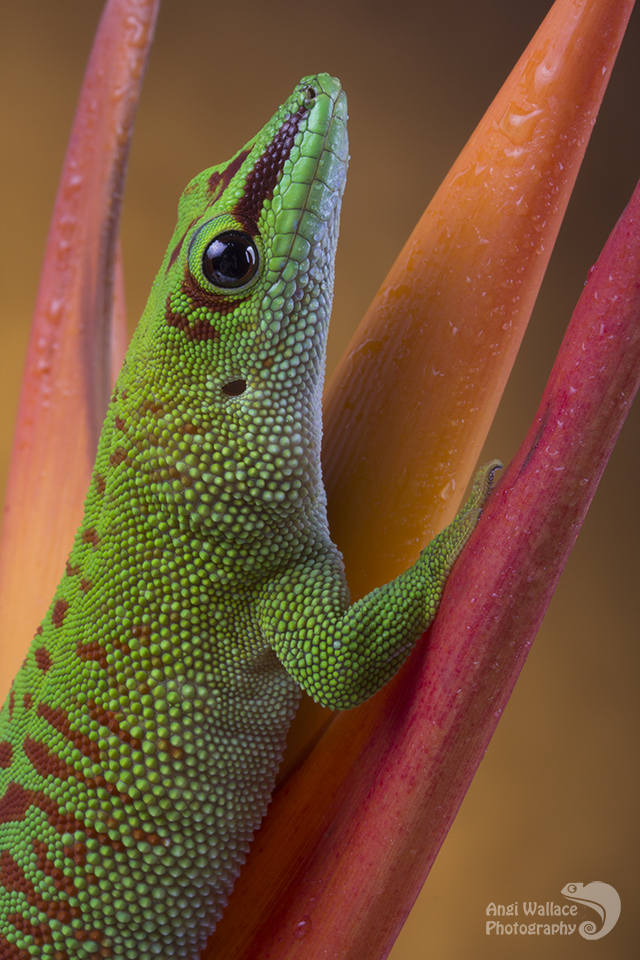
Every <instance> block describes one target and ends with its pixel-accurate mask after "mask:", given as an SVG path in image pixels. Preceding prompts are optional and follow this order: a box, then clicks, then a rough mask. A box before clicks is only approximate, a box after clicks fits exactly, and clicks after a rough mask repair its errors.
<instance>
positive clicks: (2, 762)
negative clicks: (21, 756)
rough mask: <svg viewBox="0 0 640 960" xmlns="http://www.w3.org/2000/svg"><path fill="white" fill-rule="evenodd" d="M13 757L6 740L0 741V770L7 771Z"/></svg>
mask: <svg viewBox="0 0 640 960" xmlns="http://www.w3.org/2000/svg"><path fill="white" fill-rule="evenodd" d="M12 757H13V747H12V746H11V744H10V743H9V742H8V741H7V740H0V768H1V769H2V770H8V769H9V767H10V766H11V759H12Z"/></svg>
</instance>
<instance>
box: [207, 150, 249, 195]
mask: <svg viewBox="0 0 640 960" xmlns="http://www.w3.org/2000/svg"><path fill="white" fill-rule="evenodd" d="M249 153H250V150H241V152H240V153H239V154H238V156H237V157H235V159H233V160H230V161H229V163H228V164H227V165H226V167H225V168H224V170H219V171H218V170H216V171H215V172H214V173H212V174H211V176H210V177H209V183H208V191H209V206H211V205H212V204H213V203H215V202H216V200H219V198H220V197H221V196H222V194H223V192H224V191H225V190H226V189H227V187H228V186H229V184H230V183H231V181H232V180H233V178H234V177H235V175H236V173H237V172H238V170H239V169H240V167H241V166H242V164H243V163H244V162H245V160H246V159H247V157H248V156H249Z"/></svg>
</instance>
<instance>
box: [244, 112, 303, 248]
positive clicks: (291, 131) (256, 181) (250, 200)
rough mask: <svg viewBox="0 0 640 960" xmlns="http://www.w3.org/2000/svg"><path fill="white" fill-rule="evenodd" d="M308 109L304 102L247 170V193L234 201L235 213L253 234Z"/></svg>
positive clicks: (245, 188)
mask: <svg viewBox="0 0 640 960" xmlns="http://www.w3.org/2000/svg"><path fill="white" fill-rule="evenodd" d="M307 112H308V111H307V107H304V106H303V107H300V109H299V110H298V111H297V112H296V113H293V114H291V116H290V117H287V119H286V120H285V121H284V123H283V124H282V126H281V127H280V129H279V130H278V132H277V133H276V135H275V137H274V138H273V140H272V141H271V143H270V144H269V146H268V147H267V149H266V150H265V151H264V153H263V154H262V155H261V156H260V157H258V159H257V160H256V162H255V165H254V167H253V170H251V171H250V172H249V173H248V174H247V179H246V182H245V187H244V195H243V196H242V197H241V198H240V200H238V202H237V204H236V205H235V207H234V209H233V215H234V217H235V218H236V219H237V220H239V221H240V223H242V225H243V227H244V229H245V230H246V231H247V233H249V234H251V235H252V236H254V235H255V234H256V233H257V231H258V218H259V217H260V213H261V212H262V206H263V204H264V202H265V200H267V199H271V197H272V196H273V191H274V190H275V187H276V184H277V182H278V180H279V178H280V174H281V173H282V169H283V167H284V165H285V163H286V162H287V160H288V159H289V154H290V153H291V147H292V146H293V142H294V138H295V135H296V133H297V132H298V127H299V126H300V121H301V120H302V118H303V117H304V115H305V114H306V113H307Z"/></svg>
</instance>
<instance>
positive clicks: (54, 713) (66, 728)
mask: <svg viewBox="0 0 640 960" xmlns="http://www.w3.org/2000/svg"><path fill="white" fill-rule="evenodd" d="M38 716H39V717H42V718H43V720H46V721H47V723H49V724H50V725H51V726H52V727H53V729H54V730H57V731H58V733H61V734H62V736H63V737H64V738H65V739H66V740H68V741H69V742H70V743H72V744H73V745H74V747H75V748H76V749H77V750H79V751H80V753H82V754H83V756H85V757H87V759H88V760H91V761H92V762H93V763H98V762H99V760H100V749H99V747H98V744H97V743H95V742H94V741H93V740H90V739H89V737H87V736H85V734H83V733H80V732H79V731H78V730H72V729H71V724H70V723H69V715H68V713H67V711H66V710H63V709H62V708H61V707H51V706H49V704H48V703H39V704H38Z"/></svg>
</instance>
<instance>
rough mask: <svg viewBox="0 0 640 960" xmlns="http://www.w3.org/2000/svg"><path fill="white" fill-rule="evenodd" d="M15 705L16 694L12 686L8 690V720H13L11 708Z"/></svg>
mask: <svg viewBox="0 0 640 960" xmlns="http://www.w3.org/2000/svg"><path fill="white" fill-rule="evenodd" d="M15 705H16V694H15V691H14V689H13V687H12V688H11V690H10V691H9V720H13V708H14V707H15Z"/></svg>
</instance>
